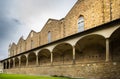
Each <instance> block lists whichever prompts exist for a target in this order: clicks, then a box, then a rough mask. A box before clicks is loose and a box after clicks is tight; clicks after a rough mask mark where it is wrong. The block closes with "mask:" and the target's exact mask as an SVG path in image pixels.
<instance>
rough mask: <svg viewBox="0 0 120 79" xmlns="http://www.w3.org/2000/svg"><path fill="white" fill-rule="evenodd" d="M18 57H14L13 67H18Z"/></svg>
mask: <svg viewBox="0 0 120 79" xmlns="http://www.w3.org/2000/svg"><path fill="white" fill-rule="evenodd" d="M19 62H20V60H19V58H18V57H15V67H19Z"/></svg>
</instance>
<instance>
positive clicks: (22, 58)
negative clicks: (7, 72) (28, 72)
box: [20, 55, 27, 67]
mask: <svg viewBox="0 0 120 79" xmlns="http://www.w3.org/2000/svg"><path fill="white" fill-rule="evenodd" d="M20 60H21V65H20V66H21V67H24V66H26V61H27V58H26V56H25V55H22V56H21V57H20Z"/></svg>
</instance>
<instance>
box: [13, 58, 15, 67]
mask: <svg viewBox="0 0 120 79" xmlns="http://www.w3.org/2000/svg"><path fill="white" fill-rule="evenodd" d="M13 68H15V58H13Z"/></svg>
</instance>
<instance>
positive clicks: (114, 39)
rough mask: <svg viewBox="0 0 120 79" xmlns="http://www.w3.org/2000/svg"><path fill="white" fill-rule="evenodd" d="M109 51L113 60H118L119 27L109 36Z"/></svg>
mask: <svg viewBox="0 0 120 79" xmlns="http://www.w3.org/2000/svg"><path fill="white" fill-rule="evenodd" d="M110 49H111V50H110V51H111V57H112V60H113V61H120V27H119V28H118V29H116V30H115V31H114V32H113V33H112V34H111V36H110Z"/></svg>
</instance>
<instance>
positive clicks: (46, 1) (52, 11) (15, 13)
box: [0, 0, 77, 59]
mask: <svg viewBox="0 0 120 79" xmlns="http://www.w3.org/2000/svg"><path fill="white" fill-rule="evenodd" d="M76 1H77V0H0V45H1V47H0V59H3V58H5V57H7V55H8V53H7V52H8V45H9V43H11V42H15V43H17V42H18V40H19V38H20V37H21V36H22V35H23V36H25V37H27V35H28V33H29V32H30V30H35V31H36V30H37V31H38V30H39V31H40V29H41V28H42V27H43V26H44V24H45V22H46V21H47V19H48V18H55V19H61V18H63V17H64V16H65V15H66V14H67V12H68V11H69V10H70V9H71V7H72V6H73V4H74V3H75V2H76Z"/></svg>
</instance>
